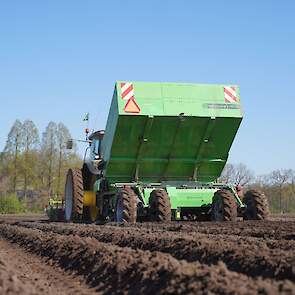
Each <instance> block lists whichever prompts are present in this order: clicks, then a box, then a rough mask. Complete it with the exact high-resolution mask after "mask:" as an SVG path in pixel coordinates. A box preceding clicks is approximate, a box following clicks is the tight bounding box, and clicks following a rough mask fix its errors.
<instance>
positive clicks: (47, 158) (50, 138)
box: [42, 122, 58, 194]
mask: <svg viewBox="0 0 295 295" xmlns="http://www.w3.org/2000/svg"><path fill="white" fill-rule="evenodd" d="M57 142H58V139H57V125H56V123H54V122H49V124H48V125H47V127H46V130H45V132H44V133H43V135H42V157H43V161H42V163H43V167H45V169H46V176H47V190H48V193H49V194H51V193H52V182H53V175H54V168H55V164H56V160H57V152H58V149H57Z"/></svg>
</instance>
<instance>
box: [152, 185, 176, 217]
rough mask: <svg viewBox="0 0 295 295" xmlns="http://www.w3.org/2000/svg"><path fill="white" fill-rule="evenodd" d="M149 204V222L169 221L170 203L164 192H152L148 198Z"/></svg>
mask: <svg viewBox="0 0 295 295" xmlns="http://www.w3.org/2000/svg"><path fill="white" fill-rule="evenodd" d="M149 204H150V208H149V216H150V220H151V221H161V222H169V221H171V203H170V199H169V196H168V194H167V192H166V191H165V190H163V189H155V190H153V191H152V192H151V195H150V198H149Z"/></svg>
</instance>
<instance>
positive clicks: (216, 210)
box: [211, 189, 238, 221]
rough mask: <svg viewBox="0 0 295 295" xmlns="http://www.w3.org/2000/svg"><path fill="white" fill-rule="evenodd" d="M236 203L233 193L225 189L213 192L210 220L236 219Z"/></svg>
mask: <svg viewBox="0 0 295 295" xmlns="http://www.w3.org/2000/svg"><path fill="white" fill-rule="evenodd" d="M237 214H238V210H237V203H236V200H235V197H234V196H233V194H232V193H231V192H230V191H229V190H226V189H220V190H218V191H217V192H215V194H214V196H213V200H212V210H211V220H212V221H236V220H237Z"/></svg>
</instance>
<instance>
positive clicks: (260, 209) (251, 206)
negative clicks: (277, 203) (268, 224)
mask: <svg viewBox="0 0 295 295" xmlns="http://www.w3.org/2000/svg"><path fill="white" fill-rule="evenodd" d="M243 201H244V203H245V205H246V210H245V214H244V219H245V220H265V219H267V218H268V215H269V207H268V201H267V198H266V196H265V194H264V193H263V192H260V191H258V190H249V191H247V192H246V194H245V196H244V199H243Z"/></svg>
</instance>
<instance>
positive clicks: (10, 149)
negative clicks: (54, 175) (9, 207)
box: [4, 120, 23, 192]
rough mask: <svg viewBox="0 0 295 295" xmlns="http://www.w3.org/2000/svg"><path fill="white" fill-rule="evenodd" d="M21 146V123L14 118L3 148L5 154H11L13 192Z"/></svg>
mask: <svg viewBox="0 0 295 295" xmlns="http://www.w3.org/2000/svg"><path fill="white" fill-rule="evenodd" d="M22 148H23V137H22V123H21V122H20V121H19V120H16V121H15V122H14V124H13V125H12V127H11V129H10V131H9V133H8V137H7V142H6V145H5V148H4V152H5V153H6V155H7V156H9V157H10V156H12V159H13V161H12V163H13V164H12V169H13V180H12V189H13V191H14V192H15V190H16V185H17V180H18V174H19V173H18V170H19V154H20V152H21V150H22Z"/></svg>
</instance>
